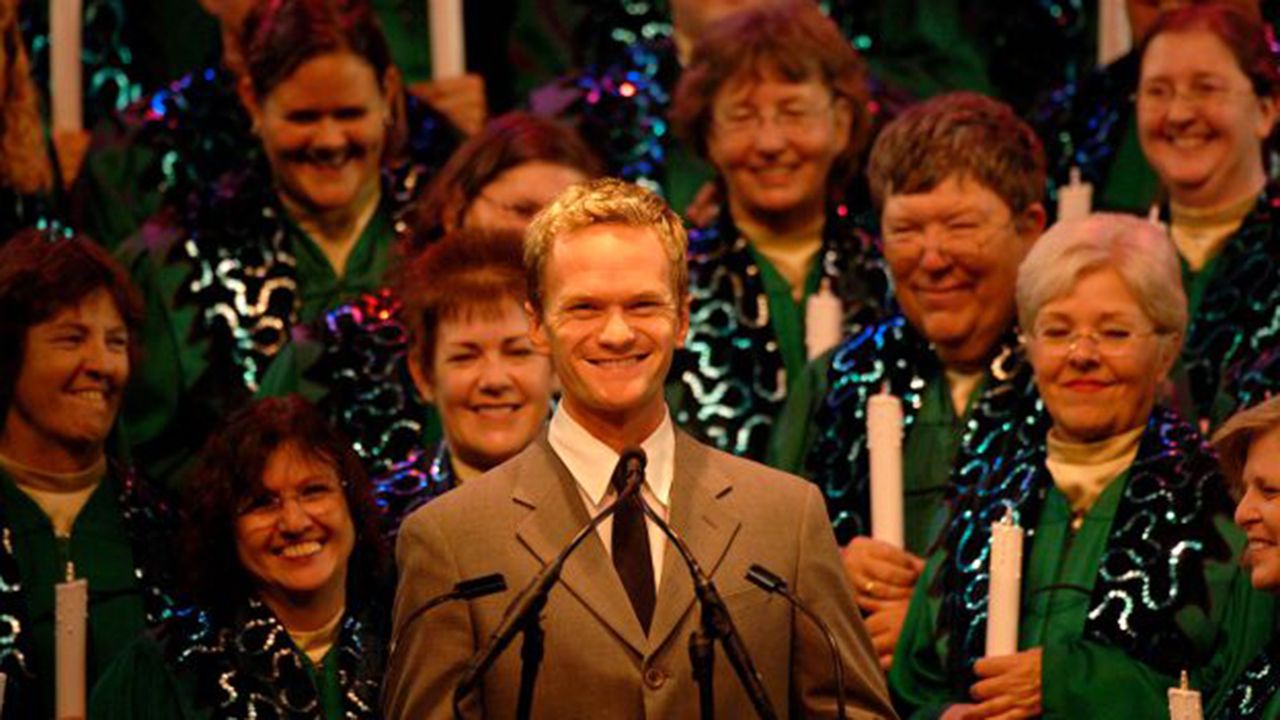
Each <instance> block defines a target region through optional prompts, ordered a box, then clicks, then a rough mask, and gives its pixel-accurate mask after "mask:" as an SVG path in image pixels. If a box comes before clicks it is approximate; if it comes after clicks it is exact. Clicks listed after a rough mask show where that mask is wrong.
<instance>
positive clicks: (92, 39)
mask: <svg viewBox="0 0 1280 720" xmlns="http://www.w3.org/2000/svg"><path fill="white" fill-rule="evenodd" d="M50 4H52V3H35V2H24V3H18V6H19V7H20V8H21V11H22V12H21V22H22V37H23V38H24V39H25V40H26V41H27V43H28V47H29V48H30V51H31V75H32V77H33V78H34V79H35V81H36V83H37V84H38V85H39V86H40V87H42V88H47V87H51V86H50V84H49V73H50V69H51V68H52V62H51V60H50V57H49V49H50V42H51V38H50V37H49V13H48V12H47V10H46V12H39V10H41V9H47V7H48V5H50ZM126 5H127V3H126V2H125V0H84V5H83V7H82V9H81V17H83V18H84V26H83V27H82V28H81V53H80V58H81V63H82V66H83V71H82V72H83V76H84V77H83V87H84V89H85V95H84V115H85V117H84V126H85V127H86V128H92V127H93V126H94V124H95V123H96V122H97V121H99V120H102V119H104V118H107V117H109V116H110V115H111V114H112V113H116V112H119V111H120V110H123V109H124V108H125V107H126V106H127V105H128V104H129V103H131V102H133V101H134V100H136V99H138V97H139V96H140V95H141V94H142V86H141V84H139V83H138V82H137V81H136V80H134V79H133V78H131V77H130V73H131V72H132V71H133V52H134V51H133V49H132V48H131V47H130V42H129V29H130V28H128V27H127V24H128V22H127V21H128V11H127V9H126Z"/></svg>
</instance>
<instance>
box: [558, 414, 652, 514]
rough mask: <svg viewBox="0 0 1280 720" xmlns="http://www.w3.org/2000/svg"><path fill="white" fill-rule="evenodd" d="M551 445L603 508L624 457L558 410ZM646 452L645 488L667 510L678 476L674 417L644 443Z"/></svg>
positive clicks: (597, 504) (642, 447)
mask: <svg viewBox="0 0 1280 720" xmlns="http://www.w3.org/2000/svg"><path fill="white" fill-rule="evenodd" d="M547 441H548V442H549V443H550V444H551V448H552V450H554V451H555V453H556V455H558V456H559V457H560V460H561V461H562V462H563V463H564V464H565V467H566V468H568V469H569V473H570V474H571V475H573V479H574V480H576V481H577V483H578V485H579V487H581V488H582V491H583V493H585V494H586V496H587V498H589V499H590V500H591V502H592V504H594V505H596V506H599V505H600V503H601V502H602V501H603V500H604V497H605V494H606V493H607V492H608V491H609V478H610V477H611V476H612V475H613V468H614V466H616V465H617V464H618V458H619V457H620V454H619V453H617V452H614V450H613V448H611V447H609V446H608V445H606V444H604V443H603V442H601V441H600V440H599V439H597V438H596V437H595V436H594V435H592V434H591V433H590V432H589V431H588V430H587V429H586V428H584V427H582V425H581V424H580V423H579V422H578V421H577V420H574V419H573V416H572V415H570V414H569V413H568V412H566V411H565V409H564V406H563V405H561V406H560V407H558V408H556V412H555V414H554V415H552V416H551V422H550V424H549V427H548V428H547ZM640 448H641V449H642V450H644V454H645V457H646V459H647V460H646V463H645V485H646V486H647V487H648V489H649V492H650V493H652V495H653V498H654V499H655V500H657V501H658V502H660V503H662V505H663V507H667V506H669V504H670V499H671V482H672V479H673V478H674V476H675V459H676V453H675V450H676V432H675V426H674V425H672V423H671V413H669V412H664V413H663V415H662V423H661V424H659V425H658V428H657V429H656V430H654V431H653V432H652V433H651V434H650V435H649V437H647V438H645V440H644V441H643V442H641V443H640Z"/></svg>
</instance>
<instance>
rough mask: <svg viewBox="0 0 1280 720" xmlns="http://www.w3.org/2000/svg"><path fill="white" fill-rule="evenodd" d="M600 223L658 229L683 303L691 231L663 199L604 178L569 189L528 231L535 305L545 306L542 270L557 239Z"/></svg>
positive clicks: (526, 263) (526, 252)
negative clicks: (687, 230) (688, 231)
mask: <svg viewBox="0 0 1280 720" xmlns="http://www.w3.org/2000/svg"><path fill="white" fill-rule="evenodd" d="M595 225H621V226H623V227H632V228H647V229H649V230H652V231H653V232H654V233H655V234H656V235H657V236H658V241H659V242H660V243H661V244H662V248H663V250H665V251H666V254H667V262H668V264H669V270H670V273H669V274H670V278H671V287H672V289H673V290H674V291H675V295H676V301H677V302H678V303H679V304H680V305H683V304H684V301H685V299H686V298H688V296H689V264H688V261H687V259H686V257H687V254H688V249H689V234H688V233H687V232H686V231H685V229H684V224H683V223H681V222H680V216H679V215H676V213H675V211H674V210H672V209H671V208H670V207H669V206H668V205H667V203H666V202H664V201H663V199H662V198H660V197H658V195H657V194H656V193H654V192H653V191H652V190H647V189H645V188H642V187H640V186H639V185H634V184H632V183H629V182H624V181H622V180H617V179H614V178H600V179H599V180H589V181H587V182H584V183H578V184H577V185H574V186H572V187H570V188H569V189H568V190H565V191H564V192H563V193H561V194H560V197H558V198H556V199H555V202H553V203H551V204H550V205H548V206H547V207H545V208H543V210H542V212H540V213H538V216H537V217H536V218H534V219H533V222H532V223H530V225H529V229H528V230H527V231H526V232H525V235H524V238H525V240H524V269H525V275H526V277H527V278H528V286H529V304H531V305H532V306H533V308H534V310H536V311H538V312H541V311H542V275H543V273H544V272H545V271H546V268H547V260H548V259H549V258H550V257H551V249H552V247H553V246H554V245H555V241H556V239H557V238H559V237H561V236H564V235H567V234H569V233H573V232H577V231H579V230H582V229H585V228H588V227H593V226H595Z"/></svg>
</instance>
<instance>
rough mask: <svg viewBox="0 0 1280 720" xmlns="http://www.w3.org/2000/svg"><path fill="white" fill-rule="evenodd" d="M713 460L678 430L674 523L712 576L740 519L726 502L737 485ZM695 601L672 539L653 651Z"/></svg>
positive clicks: (656, 613) (653, 630)
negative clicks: (731, 481)
mask: <svg viewBox="0 0 1280 720" xmlns="http://www.w3.org/2000/svg"><path fill="white" fill-rule="evenodd" d="M710 461H711V455H710V452H709V451H708V450H707V449H706V448H705V447H703V446H701V445H699V444H698V443H697V442H696V441H695V440H693V438H691V437H689V436H688V435H686V434H685V433H684V432H682V431H680V430H677V431H676V462H675V478H674V480H673V482H672V484H671V506H670V522H671V527H672V529H673V530H675V532H676V534H677V535H678V536H680V537H681V538H683V539H684V541H685V544H687V545H688V546H689V550H690V552H692V553H693V557H694V559H695V560H697V561H698V564H699V565H701V566H702V571H703V572H705V573H706V574H707V575H708V576H711V577H713V576H714V575H715V572H716V568H717V567H719V565H720V561H721V560H723V559H724V556H725V553H726V552H727V551H728V549H729V545H730V544H731V543H732V542H733V538H734V536H735V535H737V532H738V526H739V525H740V523H739V521H738V518H737V517H736V516H735V515H734V514H733V513H732V511H731V509H730V508H729V507H728V503H726V502H725V498H726V496H727V495H728V494H729V492H730V491H731V490H732V489H733V486H732V484H731V483H730V482H729V479H728V477H727V476H726V475H725V474H724V472H723V470H721V469H720V468H719V467H717V466H715V464H713V463H712V462H710ZM620 584H621V583H619V585H620ZM693 601H694V593H693V581H692V580H691V579H690V577H689V571H688V569H687V568H686V567H685V564H684V560H682V559H681V558H680V553H679V551H678V550H676V548H675V546H674V545H672V544H670V543H669V542H668V545H667V549H666V556H665V557H664V558H663V560H662V584H661V587H660V588H659V591H658V600H657V605H656V607H655V608H654V616H653V626H652V628H651V633H650V638H649V640H650V645H649V647H650V648H651V649H652V651H653V652H657V650H658V649H659V648H661V647H662V645H663V644H664V643H665V642H666V641H667V640H668V638H669V637H670V635H671V633H672V632H674V631H675V629H676V627H677V626H678V625H679V624H680V621H681V619H683V618H684V616H685V613H687V612H689V609H690V607H691V606H692V605H693Z"/></svg>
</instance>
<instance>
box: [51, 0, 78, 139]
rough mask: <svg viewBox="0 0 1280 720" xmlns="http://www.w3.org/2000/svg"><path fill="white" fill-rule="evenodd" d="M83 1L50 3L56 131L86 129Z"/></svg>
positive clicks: (52, 95) (66, 0)
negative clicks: (82, 24) (81, 45)
mask: <svg viewBox="0 0 1280 720" xmlns="http://www.w3.org/2000/svg"><path fill="white" fill-rule="evenodd" d="M80 31H81V0H50V2H49V58H50V65H51V66H52V69H51V70H50V74H49V83H50V92H49V94H50V96H51V97H52V105H53V129H54V130H71V131H78V130H82V129H83V128H84V106H83V92H84V89H83V86H82V85H81V79H80V44H81V43H80V34H81V32H80Z"/></svg>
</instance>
